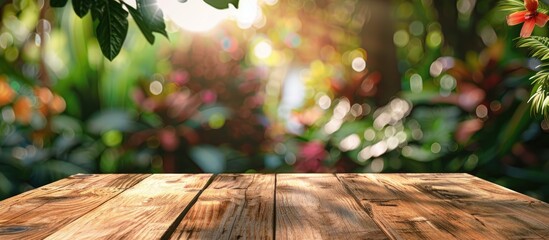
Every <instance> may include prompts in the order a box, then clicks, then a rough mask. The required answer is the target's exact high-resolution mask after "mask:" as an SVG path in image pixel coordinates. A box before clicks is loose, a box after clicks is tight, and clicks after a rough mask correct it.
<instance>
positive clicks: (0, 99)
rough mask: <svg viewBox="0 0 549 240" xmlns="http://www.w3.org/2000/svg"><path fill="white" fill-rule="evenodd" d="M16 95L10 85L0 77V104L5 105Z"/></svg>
mask: <svg viewBox="0 0 549 240" xmlns="http://www.w3.org/2000/svg"><path fill="white" fill-rule="evenodd" d="M13 97H15V92H13V89H11V87H10V85H9V84H8V83H7V82H5V81H4V80H3V79H2V78H1V77H0V106H4V105H6V104H8V103H10V102H11V100H12V99H13Z"/></svg>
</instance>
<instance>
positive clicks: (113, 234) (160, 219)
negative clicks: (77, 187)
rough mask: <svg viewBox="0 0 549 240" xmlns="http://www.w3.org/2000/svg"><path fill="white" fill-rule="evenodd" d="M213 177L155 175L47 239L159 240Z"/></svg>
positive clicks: (204, 175)
mask: <svg viewBox="0 0 549 240" xmlns="http://www.w3.org/2000/svg"><path fill="white" fill-rule="evenodd" d="M210 177H211V174H196V175H192V174H162V175H160V174H159V175H152V176H150V177H148V178H146V179H144V180H143V181H141V182H140V183H138V184H136V185H135V186H133V187H132V188H129V189H127V190H126V191H124V192H123V193H121V194H120V195H118V196H116V197H115V198H113V199H111V200H110V201H109V202H107V203H105V204H103V205H101V206H100V207H98V208H96V209H95V210H94V211H92V212H89V213H88V214H86V215H84V216H82V217H81V218H79V219H77V220H75V221H73V222H71V223H70V224H68V225H66V226H65V227H64V228H62V229H60V230H59V231H58V232H56V233H54V234H52V235H51V236H49V237H48V238H47V239H120V238H125V239H159V238H160V237H161V236H162V235H163V234H164V233H165V232H166V230H167V229H168V228H169V227H170V225H171V224H172V222H173V221H174V220H175V219H176V218H177V217H178V216H179V214H180V213H181V212H182V211H184V210H185V208H187V207H190V206H189V203H190V202H191V201H192V200H193V198H194V197H195V196H196V194H197V193H198V192H199V191H200V190H201V189H202V187H203V186H205V185H206V183H207V182H208V180H209V179H210Z"/></svg>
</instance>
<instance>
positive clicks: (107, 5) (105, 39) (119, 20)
mask: <svg viewBox="0 0 549 240" xmlns="http://www.w3.org/2000/svg"><path fill="white" fill-rule="evenodd" d="M171 1H175V0H171ZM67 2H68V0H51V1H50V6H52V7H64V6H65V5H67ZM179 2H182V3H183V2H186V1H179ZM204 2H206V3H208V4H209V5H211V6H212V7H215V8H217V9H226V8H228V7H229V4H232V5H233V6H235V7H238V2H239V0H204ZM136 3H137V9H135V8H133V7H131V6H130V5H128V4H126V3H125V2H124V1H118V0H97V1H89V0H72V5H73V9H74V12H75V13H76V15H78V16H79V17H81V18H82V17H84V16H86V14H88V12H89V11H91V14H92V18H93V20H94V21H99V24H98V25H97V29H96V34H97V40H98V42H99V46H100V47H101V52H102V53H103V55H104V56H105V57H106V58H107V59H109V60H111V61H112V60H113V59H114V58H115V57H116V56H117V55H118V54H119V53H120V50H121V49H122V45H123V44H124V40H125V39H126V35H127V33H128V20H127V17H128V12H129V14H130V15H131V16H132V18H133V19H134V21H135V23H136V24H137V26H138V27H139V30H140V31H141V32H142V33H143V36H144V37H145V38H146V39H147V41H148V42H149V43H150V44H153V43H154V40H155V37H154V35H153V33H155V32H156V33H160V34H162V35H164V36H165V37H168V33H167V32H166V24H165V23H164V15H163V13H162V10H161V9H160V8H158V6H157V4H156V3H157V0H137V1H136ZM123 6H124V7H125V8H126V9H124V8H123Z"/></svg>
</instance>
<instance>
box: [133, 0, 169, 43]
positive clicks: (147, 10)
mask: <svg viewBox="0 0 549 240" xmlns="http://www.w3.org/2000/svg"><path fill="white" fill-rule="evenodd" d="M137 11H138V13H140V14H138V15H141V16H142V17H143V23H144V24H146V25H147V27H148V28H149V31H150V32H151V33H152V32H156V33H160V34H162V35H164V36H166V37H168V33H167V32H166V24H165V23H164V16H163V14H162V11H161V10H160V9H159V8H158V6H157V5H156V1H151V0H137ZM134 19H135V18H134ZM143 34H145V32H143ZM153 42H154V40H153Z"/></svg>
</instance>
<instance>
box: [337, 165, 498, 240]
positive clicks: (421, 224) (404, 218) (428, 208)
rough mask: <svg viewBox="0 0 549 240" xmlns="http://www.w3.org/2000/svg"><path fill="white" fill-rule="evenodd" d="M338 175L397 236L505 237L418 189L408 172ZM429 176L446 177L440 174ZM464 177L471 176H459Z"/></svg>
mask: <svg viewBox="0 0 549 240" xmlns="http://www.w3.org/2000/svg"><path fill="white" fill-rule="evenodd" d="M416 177H417V176H416ZM338 178H339V179H341V181H342V182H343V183H344V184H345V185H346V186H347V187H348V189H349V190H350V191H351V192H352V193H353V194H354V195H355V196H356V197H357V199H358V200H359V201H360V202H361V204H362V205H363V206H364V207H365V208H367V209H370V211H371V212H372V214H371V215H372V217H373V218H374V219H375V220H376V222H377V223H378V224H379V225H380V226H382V228H384V229H385V230H386V232H389V233H390V235H391V236H392V238H394V239H506V236H505V235H504V234H503V233H500V232H498V231H497V230H495V229H493V228H490V227H487V226H486V225H483V224H482V223H480V222H478V220H477V219H476V218H475V216H473V215H471V214H468V213H467V212H465V211H463V210H462V209H461V208H459V207H456V206H454V205H452V204H451V203H449V202H448V201H445V200H443V199H439V198H437V197H434V196H433V195H432V194H428V193H426V192H425V191H423V190H421V189H418V188H417V186H415V185H414V184H413V183H412V182H411V181H410V179H412V178H413V176H412V177H410V176H409V175H408V174H338ZM429 178H436V179H437V180H436V181H434V180H432V181H433V182H444V181H445V180H444V179H445V178H444V177H440V176H437V177H434V176H429ZM462 178H465V179H466V178H470V176H464V175H461V176H460V175H458V178H457V179H462Z"/></svg>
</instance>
